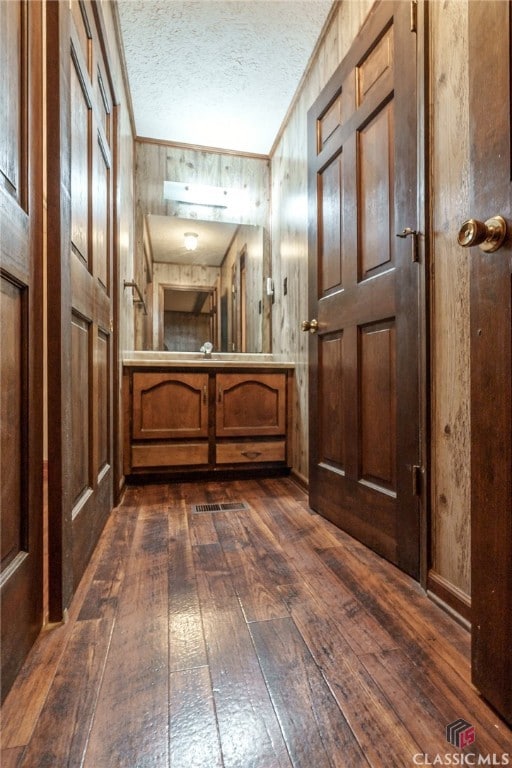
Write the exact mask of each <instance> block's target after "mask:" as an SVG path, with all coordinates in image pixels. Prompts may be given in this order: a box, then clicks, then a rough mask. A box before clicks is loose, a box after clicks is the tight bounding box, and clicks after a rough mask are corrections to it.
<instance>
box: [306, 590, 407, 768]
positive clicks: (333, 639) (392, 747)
mask: <svg viewBox="0 0 512 768" xmlns="http://www.w3.org/2000/svg"><path fill="white" fill-rule="evenodd" d="M292 617H293V620H294V622H295V624H296V625H297V628H298V630H299V632H300V633H301V635H302V637H303V639H304V642H305V643H306V645H307V646H308V648H309V650H310V652H311V653H312V655H313V657H314V659H315V661H316V663H317V664H318V665H319V667H320V668H321V669H322V672H323V675H324V677H325V679H326V681H327V683H328V685H329V687H330V689H331V691H332V693H333V695H334V697H335V699H336V701H337V703H338V706H339V707H340V709H341V710H342V712H343V714H344V716H345V718H346V720H347V722H348V723H349V725H350V727H351V729H352V731H353V733H354V735H355V737H356V739H357V741H358V742H359V744H360V746H361V748H362V750H363V752H364V754H365V756H366V759H367V760H368V762H369V764H370V765H371V766H372V768H382V766H387V765H388V764H389V755H390V754H391V755H393V761H394V762H393V766H394V768H410V766H411V762H412V756H413V755H414V754H416V753H417V752H420V751H421V750H420V749H419V748H418V744H417V743H416V742H415V741H414V739H413V738H412V736H411V734H410V733H409V731H408V730H407V727H406V726H404V724H403V723H402V721H401V720H400V718H399V717H398V715H397V714H396V713H395V711H394V710H393V708H392V706H391V702H390V701H389V699H387V697H386V696H385V695H384V693H383V692H382V691H381V689H380V688H379V686H378V685H377V684H376V683H375V681H374V680H373V678H372V677H371V676H370V675H369V674H368V672H367V671H366V669H365V668H364V665H363V664H362V662H361V661H360V660H359V658H358V657H357V656H356V654H355V653H353V651H352V650H351V648H350V646H349V645H348V643H347V642H346V640H345V639H344V638H343V636H342V635H341V633H340V632H338V629H337V625H336V622H335V621H334V620H332V619H331V618H330V617H327V616H318V614H317V613H315V611H314V610H311V608H308V607H306V606H304V605H302V604H298V605H297V606H296V607H295V608H294V610H293V611H292Z"/></svg>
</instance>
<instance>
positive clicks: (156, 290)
mask: <svg viewBox="0 0 512 768" xmlns="http://www.w3.org/2000/svg"><path fill="white" fill-rule="evenodd" d="M185 235H187V237H188V239H189V241H190V242H192V244H193V245H194V248H193V249H192V250H189V249H187V245H186V244H185ZM191 235H194V236H195V237H194V238H192V237H191ZM144 249H145V252H146V257H147V258H150V259H151V261H152V274H153V288H152V289H153V334H152V348H153V349H156V350H162V349H166V350H168V351H179V352H193V351H199V349H200V347H201V346H202V345H203V344H204V342H206V341H211V342H212V343H213V345H214V351H221V352H270V351H271V350H270V339H271V329H270V317H271V299H270V298H269V297H268V296H267V293H266V291H265V290H264V285H265V281H266V278H267V277H269V276H270V253H269V242H268V233H267V232H266V231H265V230H264V229H263V228H262V227H257V226H252V225H242V224H233V223H224V222H216V221H202V220H199V219H185V218H180V217H177V216H159V215H150V214H148V215H146V217H145V231H144Z"/></svg>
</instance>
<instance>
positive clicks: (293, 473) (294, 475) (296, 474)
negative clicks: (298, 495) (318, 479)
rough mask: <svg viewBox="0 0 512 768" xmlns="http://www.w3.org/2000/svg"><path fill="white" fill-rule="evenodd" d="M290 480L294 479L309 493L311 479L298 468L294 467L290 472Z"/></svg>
mask: <svg viewBox="0 0 512 768" xmlns="http://www.w3.org/2000/svg"><path fill="white" fill-rule="evenodd" d="M290 480H293V481H294V482H295V483H296V485H298V486H299V488H302V490H303V491H305V492H306V493H308V491H309V479H308V478H307V477H306V476H305V475H301V473H300V472H297V470H296V469H292V471H291V472H290Z"/></svg>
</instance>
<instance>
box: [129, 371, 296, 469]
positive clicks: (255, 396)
mask: <svg viewBox="0 0 512 768" xmlns="http://www.w3.org/2000/svg"><path fill="white" fill-rule="evenodd" d="M292 375H293V369H292V368H291V367H289V366H288V367H286V366H279V365H277V366H276V364H272V366H268V365H267V366H265V367H261V366H258V367H254V366H253V367H251V366H248V365H247V364H246V365H245V366H242V365H240V367H236V365H234V364H232V363H231V364H230V365H229V366H226V365H224V366H223V365H222V364H219V363H217V364H215V363H214V362H213V361H211V362H210V361H207V360H205V361H204V362H203V361H201V362H199V361H198V362H196V364H195V365H194V363H190V364H187V365H184V364H183V363H182V364H181V365H179V364H176V365H174V366H169V365H167V366H165V367H163V366H158V365H156V364H155V365H151V366H149V365H144V366H141V365H126V364H125V366H124V369H123V388H124V391H123V397H124V414H125V423H124V433H125V444H124V473H125V475H126V476H127V477H128V478H132V479H133V478H135V477H137V475H148V474H150V475H151V474H158V475H162V474H168V475H170V476H172V475H176V474H180V475H181V474H183V473H191V474H197V473H199V472H211V473H212V475H215V474H218V473H219V471H220V470H224V471H225V470H237V471H238V472H243V471H251V469H252V470H254V467H258V468H259V469H260V470H263V469H273V470H276V469H282V470H286V469H287V467H288V425H289V423H290V402H291V398H290V397H289V390H290V386H291V382H292Z"/></svg>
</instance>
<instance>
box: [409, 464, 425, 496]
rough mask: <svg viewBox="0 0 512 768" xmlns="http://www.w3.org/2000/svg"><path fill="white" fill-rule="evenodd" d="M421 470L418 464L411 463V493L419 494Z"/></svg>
mask: <svg viewBox="0 0 512 768" xmlns="http://www.w3.org/2000/svg"><path fill="white" fill-rule="evenodd" d="M422 478H423V471H422V468H421V467H420V466H419V464H413V465H412V495H413V496H421V489H422Z"/></svg>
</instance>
